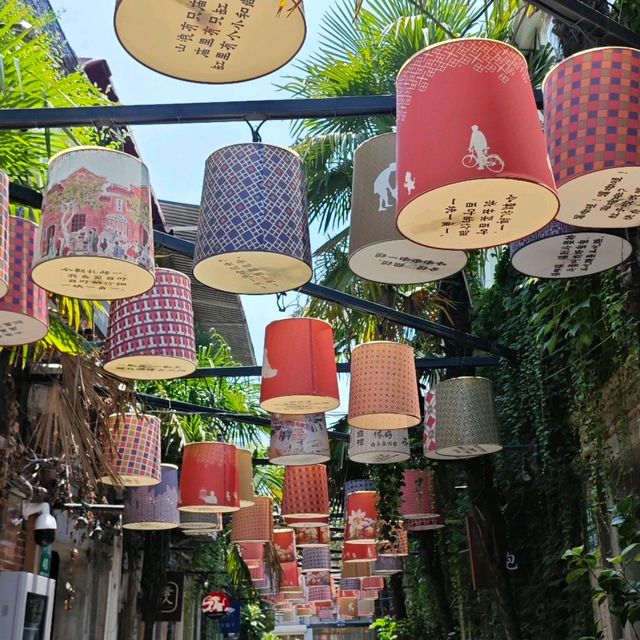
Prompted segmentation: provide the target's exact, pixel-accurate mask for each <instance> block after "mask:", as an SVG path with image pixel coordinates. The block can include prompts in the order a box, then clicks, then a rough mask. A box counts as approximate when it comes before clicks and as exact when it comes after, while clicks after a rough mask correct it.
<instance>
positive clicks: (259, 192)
mask: <svg viewBox="0 0 640 640" xmlns="http://www.w3.org/2000/svg"><path fill="white" fill-rule="evenodd" d="M193 265H194V266H193V275H194V276H195V277H196V279H197V280H199V281H200V282H202V283H203V284H205V285H207V286H209V287H213V288H214V289H220V290H221V291H229V292H232V293H263V294H264V293H279V292H282V291H288V290H289V289H296V288H298V287H300V286H302V285H303V284H305V283H307V282H309V280H310V279H311V275H312V269H311V245H310V244H309V225H308V221H307V200H306V191H305V183H304V175H303V171H302V161H301V159H300V156H298V154H297V153H295V152H293V151H291V150H289V149H285V148H283V147H274V146H272V145H267V144H262V143H247V144H235V145H231V146H228V147H223V148H222V149H218V150H217V151H215V152H214V153H212V154H211V155H210V156H209V159H208V160H207V165H206V169H205V175H204V188H203V192H202V206H201V209H200V221H199V224H198V236H197V240H196V246H195V254H194V263H193Z"/></svg>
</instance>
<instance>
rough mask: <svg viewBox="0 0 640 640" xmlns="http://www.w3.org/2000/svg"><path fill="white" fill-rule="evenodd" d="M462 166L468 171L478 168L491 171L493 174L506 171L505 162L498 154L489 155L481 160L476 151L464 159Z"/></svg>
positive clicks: (472, 151)
mask: <svg viewBox="0 0 640 640" xmlns="http://www.w3.org/2000/svg"><path fill="white" fill-rule="evenodd" d="M487 150H488V148H487ZM462 164H463V166H465V167H466V168H467V169H473V168H474V167H477V168H478V169H479V170H482V169H489V171H492V172H493V173H500V172H502V171H503V169H504V160H503V159H502V158H501V157H500V156H499V155H498V154H497V153H490V154H487V155H485V156H484V157H483V158H482V160H480V158H479V157H478V154H477V153H476V151H475V149H472V150H471V152H470V153H468V154H467V155H466V156H465V157H464V158H462Z"/></svg>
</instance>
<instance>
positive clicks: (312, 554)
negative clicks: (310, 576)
mask: <svg viewBox="0 0 640 640" xmlns="http://www.w3.org/2000/svg"><path fill="white" fill-rule="evenodd" d="M330 569H331V551H330V550H329V547H307V548H305V549H303V550H302V572H303V573H307V572H308V571H327V572H328V571H329V570H330Z"/></svg>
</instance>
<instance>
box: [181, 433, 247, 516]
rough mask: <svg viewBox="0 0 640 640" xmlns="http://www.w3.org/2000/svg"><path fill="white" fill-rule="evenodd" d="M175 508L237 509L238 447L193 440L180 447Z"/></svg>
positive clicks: (226, 511)
mask: <svg viewBox="0 0 640 640" xmlns="http://www.w3.org/2000/svg"><path fill="white" fill-rule="evenodd" d="M178 508H179V509H180V511H196V512H198V511H200V512H202V511H208V512H212V513H228V512H230V511H237V510H238V509H239V508H240V498H239V496H238V450H237V449H236V447H235V446H234V445H232V444H228V443H226V442H193V443H189V444H186V445H185V446H184V453H183V456H182V473H181V476H180V502H179V505H178Z"/></svg>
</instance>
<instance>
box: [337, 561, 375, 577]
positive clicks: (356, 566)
mask: <svg viewBox="0 0 640 640" xmlns="http://www.w3.org/2000/svg"><path fill="white" fill-rule="evenodd" d="M370 575H371V563H370V562H347V563H346V564H343V565H342V577H343V578H365V577H366V576H370Z"/></svg>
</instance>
